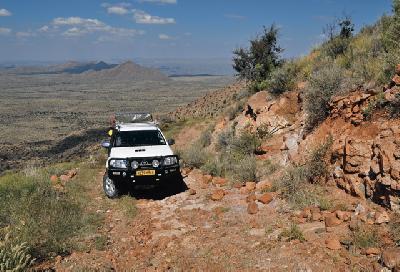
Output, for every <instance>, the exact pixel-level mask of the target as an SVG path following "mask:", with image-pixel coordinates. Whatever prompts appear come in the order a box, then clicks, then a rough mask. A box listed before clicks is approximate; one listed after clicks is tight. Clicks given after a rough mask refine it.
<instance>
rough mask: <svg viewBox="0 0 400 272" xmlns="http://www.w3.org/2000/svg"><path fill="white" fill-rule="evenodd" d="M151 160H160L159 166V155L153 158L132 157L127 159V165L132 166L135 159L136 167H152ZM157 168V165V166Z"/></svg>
mask: <svg viewBox="0 0 400 272" xmlns="http://www.w3.org/2000/svg"><path fill="white" fill-rule="evenodd" d="M153 160H158V161H159V162H160V166H161V158H160V157H154V158H133V159H128V161H129V165H130V166H131V167H132V162H133V161H137V162H138V164H139V167H138V169H149V168H151V169H153V168H154V167H153V164H152V163H153ZM157 168H159V167H157Z"/></svg>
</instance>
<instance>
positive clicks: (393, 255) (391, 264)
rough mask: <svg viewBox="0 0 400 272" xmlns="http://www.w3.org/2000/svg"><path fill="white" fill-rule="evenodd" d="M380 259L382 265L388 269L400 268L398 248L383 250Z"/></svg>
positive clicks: (399, 251)
mask: <svg viewBox="0 0 400 272" xmlns="http://www.w3.org/2000/svg"><path fill="white" fill-rule="evenodd" d="M381 259H382V262H383V264H384V265H385V266H386V267H388V268H390V269H393V268H395V267H396V266H400V248H389V249H385V250H384V251H383V252H382V256H381Z"/></svg>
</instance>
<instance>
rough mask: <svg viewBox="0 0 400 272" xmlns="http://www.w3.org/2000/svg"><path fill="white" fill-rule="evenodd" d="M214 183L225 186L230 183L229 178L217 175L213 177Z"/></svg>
mask: <svg viewBox="0 0 400 272" xmlns="http://www.w3.org/2000/svg"><path fill="white" fill-rule="evenodd" d="M212 183H213V184H214V185H219V186H225V185H226V184H228V180H227V179H224V178H221V177H215V178H213V179H212Z"/></svg>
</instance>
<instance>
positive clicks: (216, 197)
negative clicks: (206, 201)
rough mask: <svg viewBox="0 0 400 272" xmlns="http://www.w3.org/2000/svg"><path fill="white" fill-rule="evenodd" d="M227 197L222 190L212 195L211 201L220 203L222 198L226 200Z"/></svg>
mask: <svg viewBox="0 0 400 272" xmlns="http://www.w3.org/2000/svg"><path fill="white" fill-rule="evenodd" d="M224 195H225V191H224V190H222V189H219V190H215V191H214V192H213V193H212V194H211V199H212V200H214V201H219V200H221V199H222V198H224Z"/></svg>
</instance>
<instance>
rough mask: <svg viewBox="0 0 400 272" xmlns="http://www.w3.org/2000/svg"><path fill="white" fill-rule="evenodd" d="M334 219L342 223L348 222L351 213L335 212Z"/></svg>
mask: <svg viewBox="0 0 400 272" xmlns="http://www.w3.org/2000/svg"><path fill="white" fill-rule="evenodd" d="M336 217H337V218H338V219H339V220H342V221H349V220H350V218H351V213H350V212H344V211H336Z"/></svg>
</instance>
